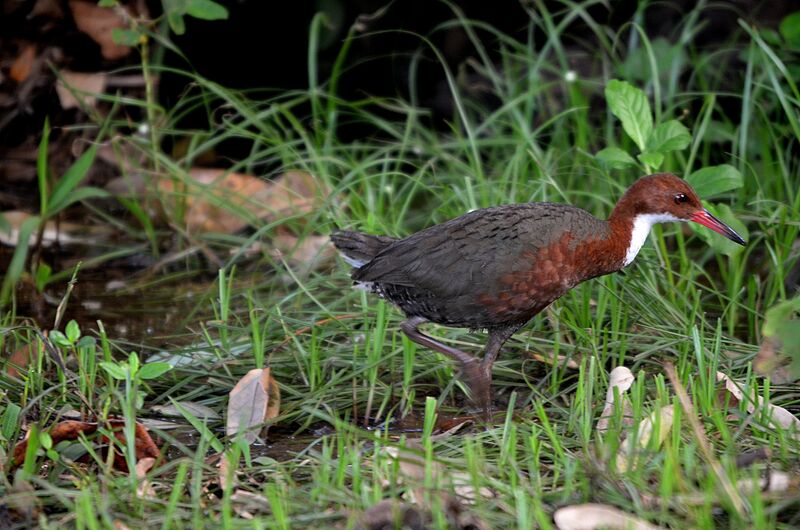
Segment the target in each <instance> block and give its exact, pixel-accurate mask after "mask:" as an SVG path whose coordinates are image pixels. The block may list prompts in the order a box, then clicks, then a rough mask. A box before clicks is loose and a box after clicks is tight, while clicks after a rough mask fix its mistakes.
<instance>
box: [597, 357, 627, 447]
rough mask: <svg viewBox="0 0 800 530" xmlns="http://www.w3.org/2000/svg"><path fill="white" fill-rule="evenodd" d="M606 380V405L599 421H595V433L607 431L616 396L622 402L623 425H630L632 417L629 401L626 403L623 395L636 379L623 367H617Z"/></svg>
mask: <svg viewBox="0 0 800 530" xmlns="http://www.w3.org/2000/svg"><path fill="white" fill-rule="evenodd" d="M608 379H609V380H608V391H607V392H606V405H605V407H603V413H602V414H601V415H600V419H599V420H597V431H598V432H601V433H603V432H606V431H607V430H608V422H609V420H610V419H611V417H612V416H613V415H614V403H615V400H616V397H615V396H617V395H618V396H619V399H621V400H622V418H623V424H630V418H631V416H632V415H633V412H632V410H631V404H630V401H628V398H627V397H626V396H625V393H626V392H627V391H628V390H629V389H630V388H631V385H633V382H634V381H635V380H636V378H635V377H634V376H633V372H631V371H630V369H628V368H625V367H624V366H617V367H616V368H614V369H613V370H611V373H610V374H609V377H608ZM615 390H616V392H615Z"/></svg>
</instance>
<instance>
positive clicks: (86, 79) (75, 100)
mask: <svg viewBox="0 0 800 530" xmlns="http://www.w3.org/2000/svg"><path fill="white" fill-rule="evenodd" d="M107 79H108V75H107V74H106V73H105V72H95V73H81V72H70V71H69V70H61V72H60V77H59V79H58V81H56V94H58V100H59V101H60V102H61V108H62V109H64V110H67V109H73V108H82V107H91V108H94V106H95V104H96V103H97V95H98V94H102V93H103V92H105V89H106V81H107Z"/></svg>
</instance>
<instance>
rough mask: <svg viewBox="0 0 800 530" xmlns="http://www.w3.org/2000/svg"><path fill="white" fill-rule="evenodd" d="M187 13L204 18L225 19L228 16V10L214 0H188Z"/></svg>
mask: <svg viewBox="0 0 800 530" xmlns="http://www.w3.org/2000/svg"><path fill="white" fill-rule="evenodd" d="M186 14H187V15H190V16H193V17H195V18H201V19H203V20H223V19H226V18H228V10H227V8H225V7H224V6H221V5H219V4H218V3H216V2H214V1H213V0H188V1H187V2H186Z"/></svg>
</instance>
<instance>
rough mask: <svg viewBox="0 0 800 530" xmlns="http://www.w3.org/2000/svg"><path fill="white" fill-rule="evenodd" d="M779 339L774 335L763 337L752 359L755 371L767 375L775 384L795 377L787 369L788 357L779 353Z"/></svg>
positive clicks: (787, 382)
mask: <svg viewBox="0 0 800 530" xmlns="http://www.w3.org/2000/svg"><path fill="white" fill-rule="evenodd" d="M780 349H781V344H780V341H779V340H778V339H776V338H774V337H764V341H763V342H762V343H761V347H760V348H759V350H758V355H756V358H755V359H753V369H755V371H756V373H758V374H761V375H765V376H767V377H769V379H770V381H772V382H773V383H774V384H776V385H785V384H789V383H792V382H794V380H795V379H796V378H795V377H793V376H792V374H791V372H790V370H789V366H788V364H789V359H786V358H784V357H785V356H783V355H779V353H778V352H779V351H780Z"/></svg>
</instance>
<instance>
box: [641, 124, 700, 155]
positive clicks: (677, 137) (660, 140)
mask: <svg viewBox="0 0 800 530" xmlns="http://www.w3.org/2000/svg"><path fill="white" fill-rule="evenodd" d="M691 142H692V135H691V134H690V133H689V129H687V128H686V127H685V126H684V125H683V124H682V123H681V122H679V121H678V120H669V121H666V122H664V123H662V124H661V125H659V126H658V127H656V128H655V129H653V133H652V134H651V135H650V138H649V139H648V140H647V150H648V151H651V152H660V153H664V152H666V151H679V150H681V149H686V147H687V146H688V145H689V144H690V143H691Z"/></svg>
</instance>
